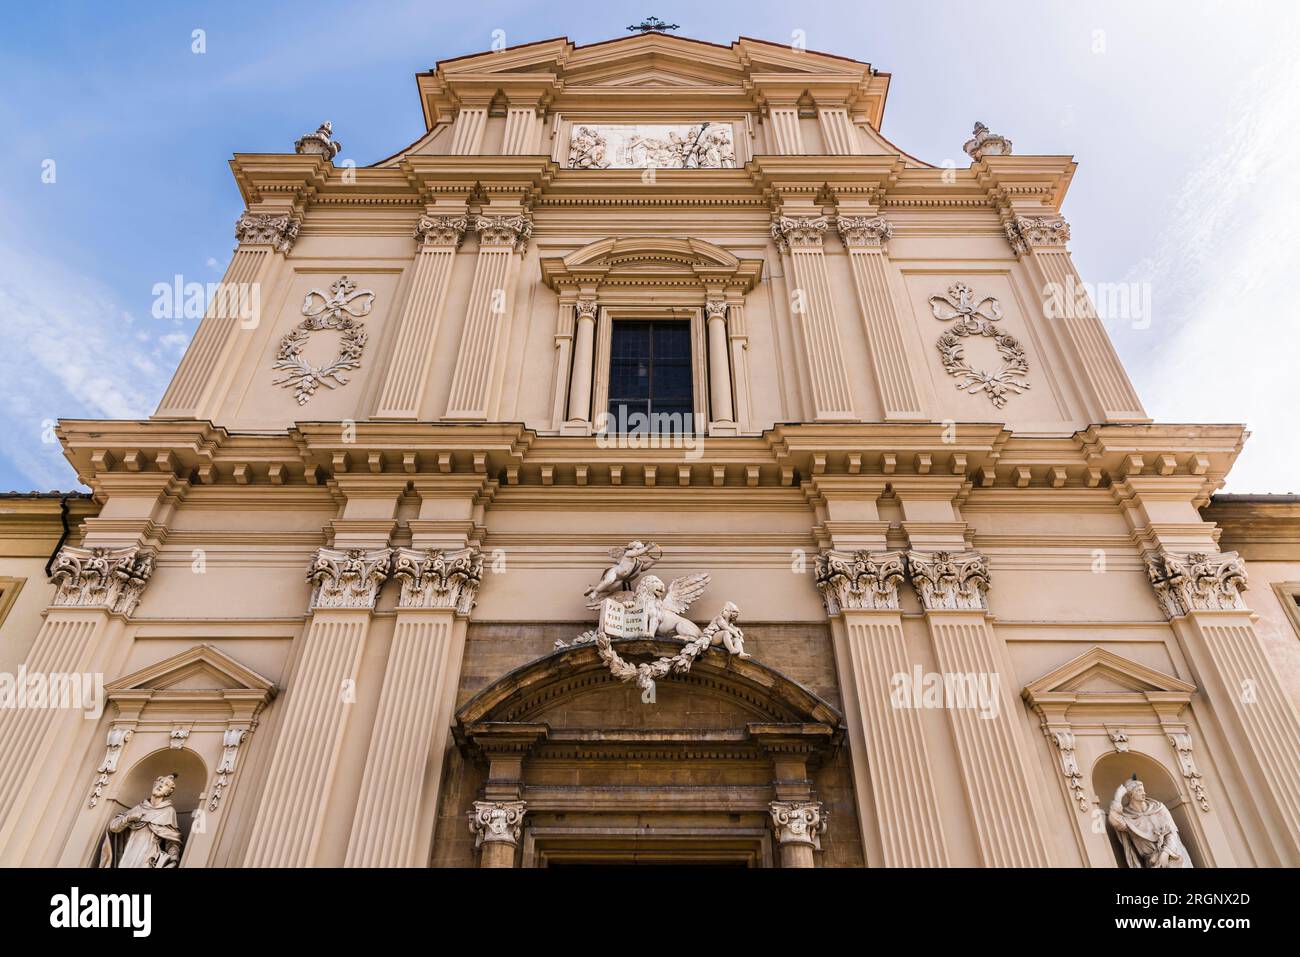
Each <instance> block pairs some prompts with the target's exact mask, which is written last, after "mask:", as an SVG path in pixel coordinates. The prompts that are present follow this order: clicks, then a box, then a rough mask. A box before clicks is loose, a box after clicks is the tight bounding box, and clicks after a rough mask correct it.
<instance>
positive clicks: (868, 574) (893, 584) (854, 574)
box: [816, 551, 906, 615]
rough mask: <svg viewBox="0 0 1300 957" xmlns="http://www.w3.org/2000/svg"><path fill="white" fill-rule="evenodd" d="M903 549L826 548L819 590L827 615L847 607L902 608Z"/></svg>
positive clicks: (819, 561) (818, 569) (819, 568)
mask: <svg viewBox="0 0 1300 957" xmlns="http://www.w3.org/2000/svg"><path fill="white" fill-rule="evenodd" d="M905 574H906V573H905V569H904V565H903V556H902V553H900V552H874V553H873V552H868V551H857V552H854V553H853V554H851V555H848V554H844V553H842V552H835V551H825V552H822V553H821V554H820V555H818V556H817V565H816V576H817V578H816V581H817V590H818V591H820V592H821V593H822V601H823V602H825V604H826V614H828V615H838V614H839V613H840V612H841V611H843V610H845V609H850V610H853V609H867V610H872V609H880V608H884V609H891V610H895V611H896V610H897V609H898V586H899V585H900V584H901V583H902V581H903V578H904V576H905Z"/></svg>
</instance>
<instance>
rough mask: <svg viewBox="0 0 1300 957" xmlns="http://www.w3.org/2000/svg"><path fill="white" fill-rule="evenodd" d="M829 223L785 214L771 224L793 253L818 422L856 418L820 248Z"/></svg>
mask: <svg viewBox="0 0 1300 957" xmlns="http://www.w3.org/2000/svg"><path fill="white" fill-rule="evenodd" d="M827 225H828V224H827V219H826V217H825V216H800V217H792V216H782V217H781V218H780V219H778V220H777V221H776V222H775V223H773V224H772V237H773V238H774V239H775V240H776V242H777V245H778V246H779V247H780V248H781V249H782V251H784V252H788V253H789V262H790V271H791V281H790V298H791V304H790V310H791V312H792V313H793V314H794V323H795V326H796V328H797V329H799V330H800V331H801V332H802V334H803V336H802V337H803V345H804V351H805V354H806V356H807V362H808V382H809V386H810V388H811V390H812V400H813V418H814V419H815V420H817V421H819V422H824V421H836V420H846V419H847V420H852V419H853V418H854V413H853V392H852V389H851V388H850V386H849V373H848V367H847V365H846V364H845V361H844V348H843V345H842V343H841V342H840V334H839V326H838V324H837V320H836V317H835V299H834V296H833V295H832V294H831V287H830V279H829V277H828V276H827V273H826V259H825V256H824V255H823V252H822V234H823V233H825V232H826V227H827Z"/></svg>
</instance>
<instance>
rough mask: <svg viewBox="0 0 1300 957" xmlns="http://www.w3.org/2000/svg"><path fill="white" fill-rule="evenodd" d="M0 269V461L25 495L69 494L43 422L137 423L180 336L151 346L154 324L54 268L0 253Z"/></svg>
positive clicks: (64, 468)
mask: <svg viewBox="0 0 1300 957" xmlns="http://www.w3.org/2000/svg"><path fill="white" fill-rule="evenodd" d="M0 263H3V264H4V267H3V269H4V271H3V273H0V328H3V329H4V331H5V352H6V355H5V374H4V375H3V376H0V440H2V441H3V450H4V451H3V455H4V458H5V459H7V460H8V462H7V464H8V466H9V469H10V471H11V472H12V473H16V475H17V477H18V479H17V480H25V481H26V482H27V483H29V487H31V488H36V489H40V490H47V489H52V488H64V489H68V488H72V487H74V486H75V484H76V483H75V479H74V477H73V475H72V472H71V469H70V468H69V466H68V465H67V464H66V462H65V461H64V460H63V454H62V450H61V448H60V446H59V445H58V443H57V442H54V443H50V442H44V441H42V436H43V434H44V436H45V437H48V435H49V432H48V425H49V423H50V421H51V420H57V419H59V418H75V417H78V416H84V417H87V418H105V419H137V418H144V417H147V416H148V415H149V414H150V413H151V412H152V411H153V409H154V407H155V406H156V405H157V402H158V397H159V396H160V395H161V394H162V390H163V389H164V388H165V387H166V384H167V381H168V379H169V377H170V375H171V371H172V369H173V368H174V366H175V363H176V360H177V358H178V357H179V355H180V353H181V351H182V350H183V346H184V343H185V341H186V340H188V338H189V337H188V336H187V335H184V334H180V333H171V334H169V335H166V336H162V337H159V338H157V339H155V337H154V336H153V335H151V334H150V331H149V329H148V328H147V324H148V323H152V322H155V320H153V319H152V318H148V317H146V318H143V319H138V320H137V319H136V318H135V317H133V316H131V315H130V314H129V313H128V312H126V311H125V310H124V309H122V307H121V306H120V304H118V303H117V302H116V301H115V300H114V297H113V295H112V294H111V293H110V292H108V291H107V290H106V289H105V288H104V287H103V286H101V285H100V284H99V283H98V282H96V281H95V280H93V279H91V278H88V277H86V276H82V275H77V274H76V273H74V272H72V271H71V270H69V269H67V268H66V267H64V266H62V265H60V264H58V263H55V262H52V261H50V260H47V259H41V258H38V257H34V256H31V255H30V254H28V253H26V252H23V251H20V250H17V249H13V248H4V247H0ZM133 326H134V327H135V328H132V327H133ZM142 327H143V328H142ZM11 481H14V482H15V484H16V480H13V479H11Z"/></svg>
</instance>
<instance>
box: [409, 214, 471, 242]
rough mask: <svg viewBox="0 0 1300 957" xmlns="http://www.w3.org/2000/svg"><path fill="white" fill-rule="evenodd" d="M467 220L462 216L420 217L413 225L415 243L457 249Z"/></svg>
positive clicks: (463, 234) (467, 223) (467, 222)
mask: <svg viewBox="0 0 1300 957" xmlns="http://www.w3.org/2000/svg"><path fill="white" fill-rule="evenodd" d="M468 228H469V220H468V219H467V218H465V217H464V216H421V217H420V221H419V222H418V223H416V224H415V241H416V243H417V244H419V245H421V246H451V247H452V248H454V249H459V248H460V244H461V241H462V240H463V239H464V238H465V230H466V229H468Z"/></svg>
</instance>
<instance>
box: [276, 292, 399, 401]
mask: <svg viewBox="0 0 1300 957" xmlns="http://www.w3.org/2000/svg"><path fill="white" fill-rule="evenodd" d="M330 293H331V294H330V295H328V296H327V295H325V293H323V292H321V291H320V290H319V289H313V290H312V291H311V292H309V293H307V296H306V298H305V299H303V303H302V314H303V315H304V316H306V317H307V318H306V319H304V320H303V321H302V322H300V323H298V325H296V326H294V327H293V329H291V330H290V331H289V333H288V334H287V335H286V336H285V337H284V338H283V339H281V340H280V348H279V350H278V351H277V352H276V354H275V365H274V366H272V368H274V369H276V370H277V371H280V372H283V373H285V374H284V375H283V376H281V377H280V378H278V379H276V380H275V384H276V385H282V386H284V387H285V388H286V389H288V388H293V389H297V392H295V393H294V398H296V399H297V400H298V404H299V405H306V404H307V400H308V399H310V398H311V397H312V395H313V394H315V392H316V387H317V386H319V385H324V386H328V387H329V388H331V389H332V388H334V386H335V385H336V384H337V385H347V383H348V380H347V378H345V377H344V376H343V374H342V373H344V372H348V371H350V370H352V369H359V368H361V353H362V351H363V350H364V349H365V347H366V327H365V326H364V325H363V324H362V323H360V322H358V321H357V320H359V319H362V318H364V317H365V316H368V315H370V310H371V307H373V306H374V304H375V294H374V293H373V292H372V291H370V290H369V289H362V290H360V291H358V290H357V284H356V283H354V282H353V281H352V280H351V279H349V278H348V277H347V276H340V277H339V278H338V279H336V280H335V281H334V282H333V284H332V285H331V286H330ZM317 299H319V300H320V302H319V303H317V302H316V301H315V300H317ZM320 329H333V330H335V331H337V332H340V333H342V336H341V337H340V339H339V353H338V355H337V356H335V357H334V359H333V361H331V362H328V363H326V364H325V365H323V366H321V367H320V368H316V367H315V366H313V365H312V364H311V363H310V362H308V361H307V360H306V359H304V358H303V355H302V350H303V348H304V347H305V346H306V345H307V341H308V338H309V336H310V334H311V333H312V332H315V331H317V330H320Z"/></svg>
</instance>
